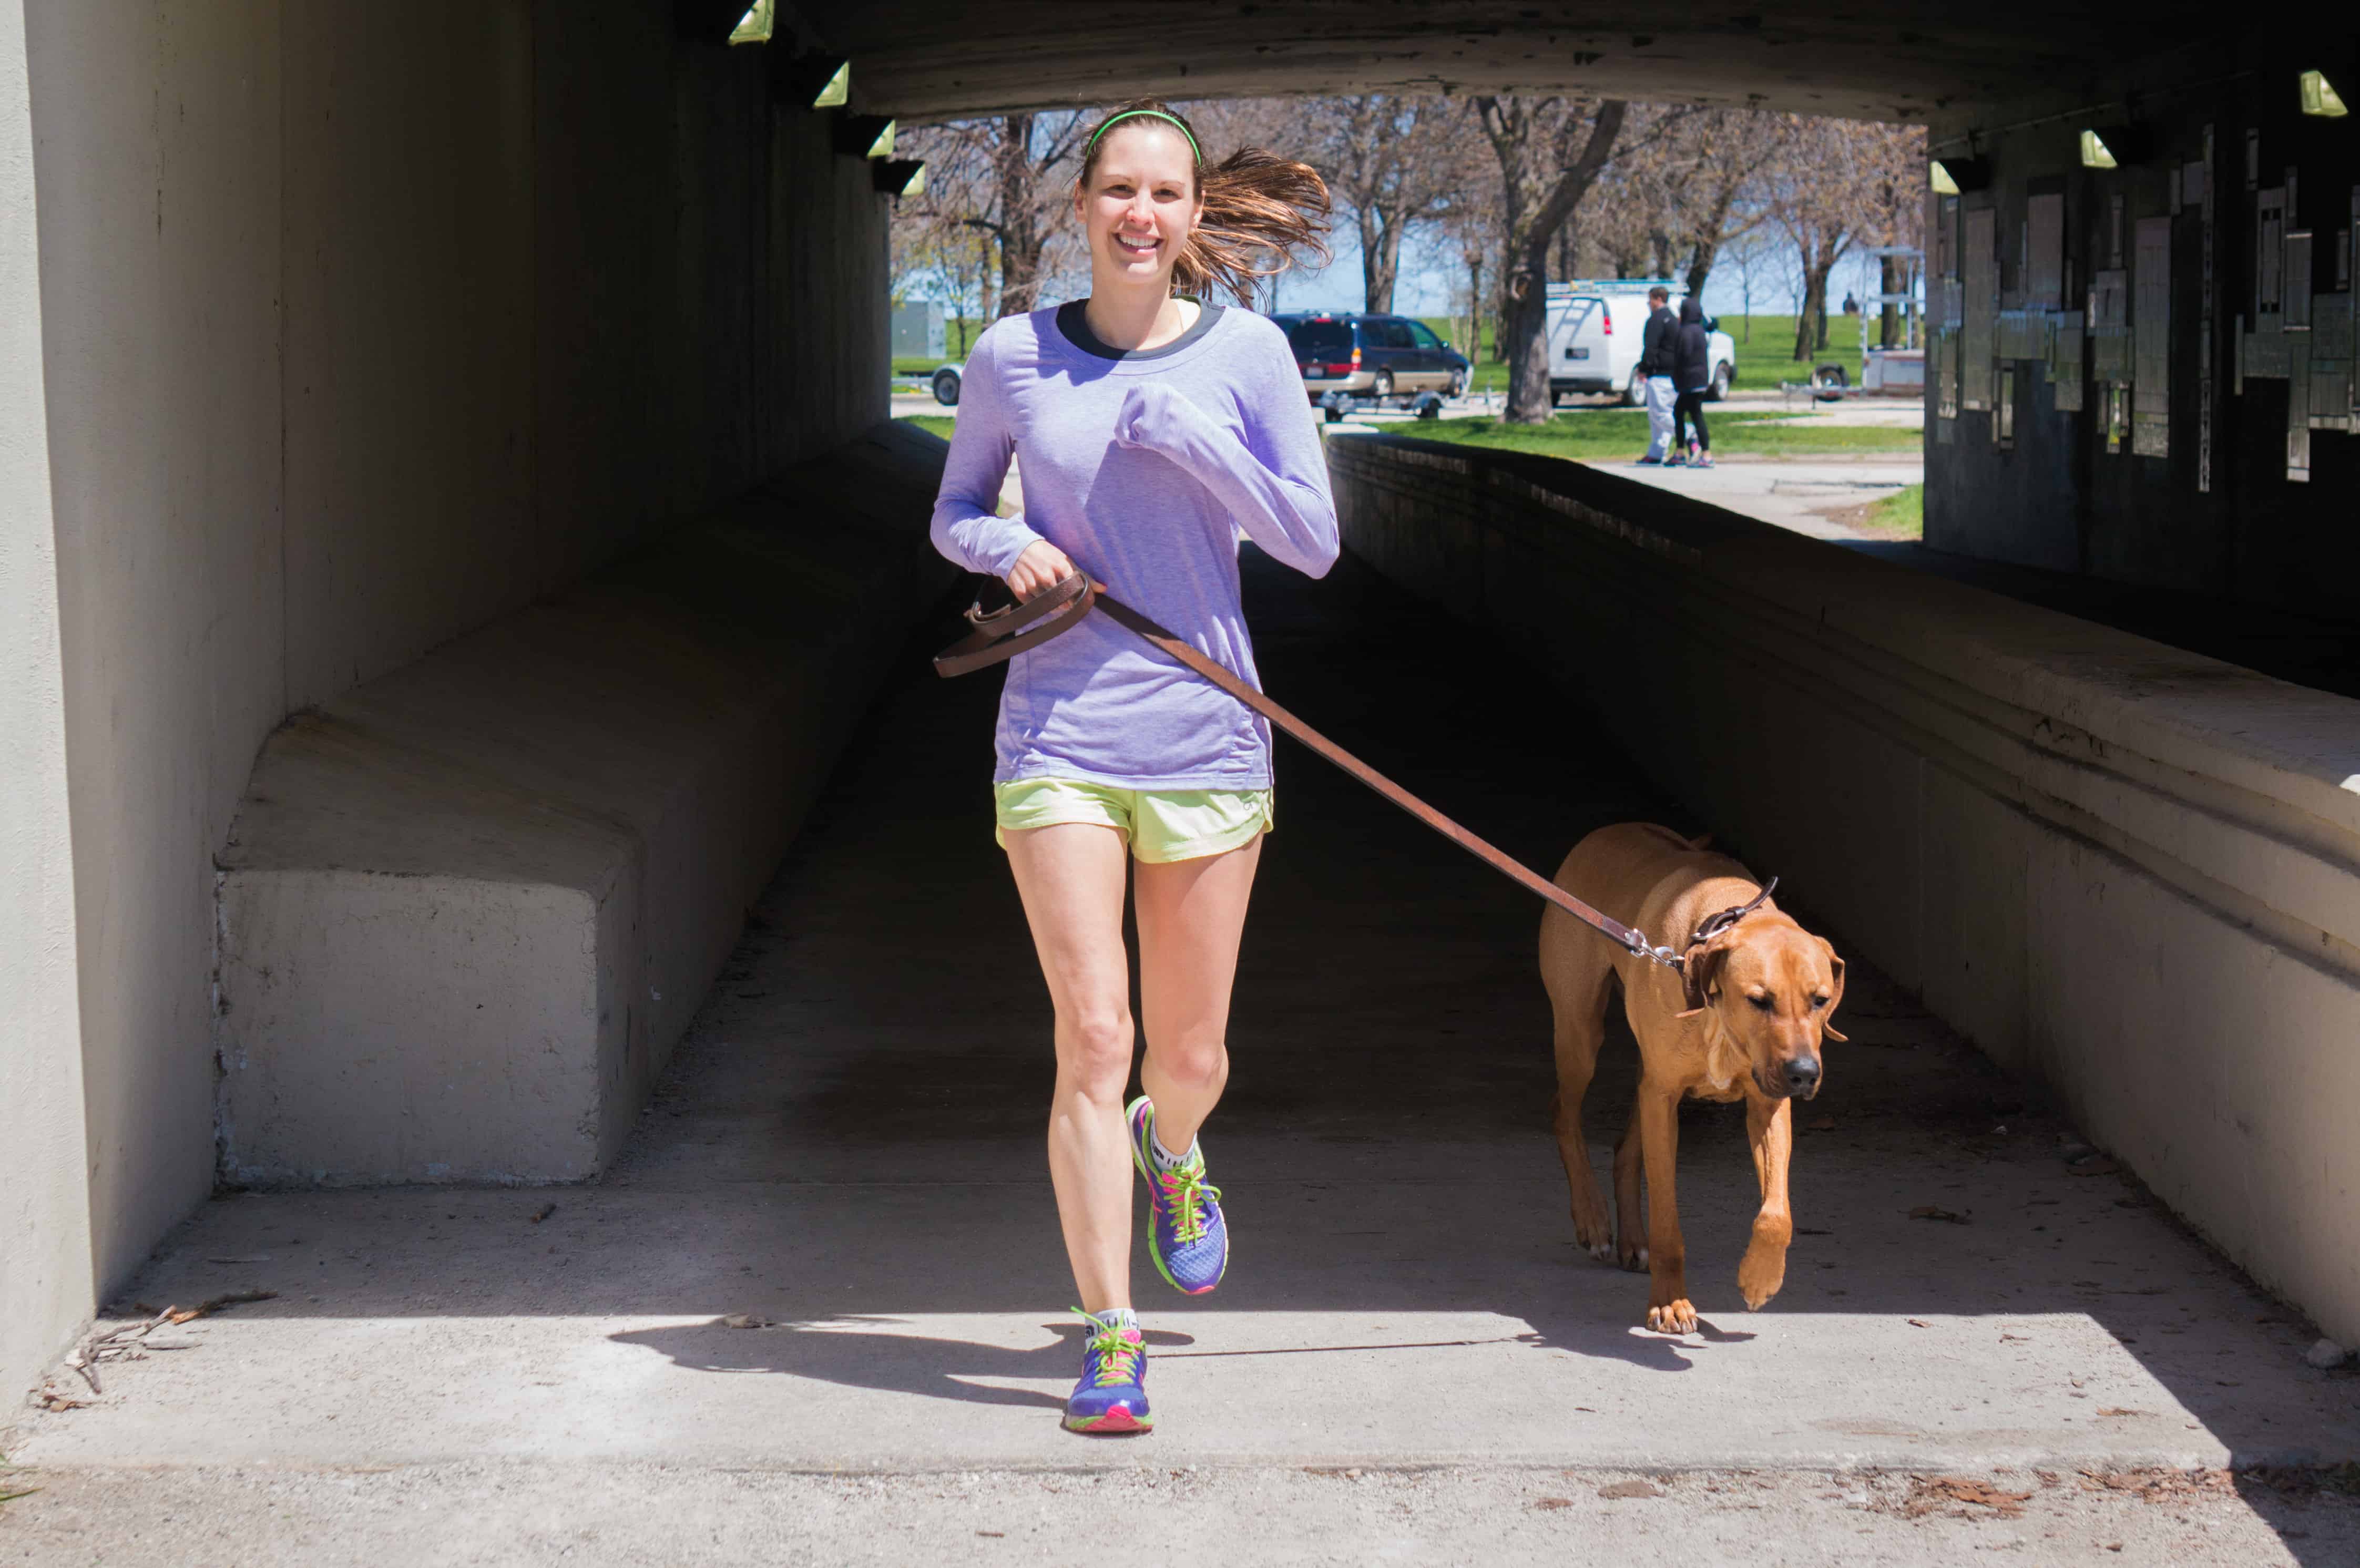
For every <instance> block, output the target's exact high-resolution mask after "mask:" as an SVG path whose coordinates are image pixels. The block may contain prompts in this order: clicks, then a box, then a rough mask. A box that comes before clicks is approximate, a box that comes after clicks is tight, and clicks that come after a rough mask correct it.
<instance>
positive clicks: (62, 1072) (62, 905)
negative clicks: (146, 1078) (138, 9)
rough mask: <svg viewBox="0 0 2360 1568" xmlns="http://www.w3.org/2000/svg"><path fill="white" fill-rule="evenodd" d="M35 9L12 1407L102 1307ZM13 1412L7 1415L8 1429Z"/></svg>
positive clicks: (8, 308)
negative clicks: (97, 1297) (38, 183)
mask: <svg viewBox="0 0 2360 1568" xmlns="http://www.w3.org/2000/svg"><path fill="white" fill-rule="evenodd" d="M28 80H29V73H28V71H27V64H26V56H25V13H24V7H23V5H22V3H21V0H0V802H5V808H4V809H5V815H0V1399H13V1396H14V1395H15V1394H16V1391H17V1390H18V1389H19V1388H23V1387H24V1386H25V1385H26V1383H27V1382H28V1381H30V1380H31V1378H32V1377H34V1376H35V1374H37V1373H38V1371H39V1370H40V1368H41V1367H42V1366H43V1365H45V1364H46V1363H47V1362H48V1361H49V1359H50V1358H51V1357H52V1356H55V1355H56V1354H57V1353H58V1352H59V1351H60V1350H61V1349H63V1348H64V1346H65V1345H66V1344H67V1343H68V1342H69V1341H70V1340H71V1338H72V1337H73V1335H74V1334H75V1332H76V1330H78V1329H79V1328H80V1327H81V1326H82V1323H83V1322H84V1321H86V1320H87V1318H88V1316H89V1312H90V1307H91V1290H92V1286H91V1257H90V1192H89V1181H88V1172H87V1171H86V1169H85V1167H84V1164H83V1138H82V1008H81V1005H80V999H79V996H78V994H77V987H76V983H75V942H74V907H73V840H72V834H71V827H70V823H69V821H68V806H67V798H66V724H65V675H64V668H63V662H62V658H61V655H60V648H59V641H58V572H57V547H56V534H55V525H54V522H53V520H52V517H51V513H50V506H49V416H48V409H47V406H46V402H45V399H44V397H43V393H42V385H41V382H42V376H41V365H42V354H41V294H40V267H39V245H38V227H37V223H36V203H35V201H34V190H33V121H32V108H31V104H30V102H29V100H28V95H27V82H28ZM13 1414H14V1411H13V1410H12V1409H10V1408H9V1407H8V1406H5V1405H0V1428H5V1426H6V1425H7V1424H8V1421H9V1420H10V1418H11V1416H12V1415H13Z"/></svg>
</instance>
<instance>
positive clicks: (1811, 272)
mask: <svg viewBox="0 0 2360 1568" xmlns="http://www.w3.org/2000/svg"><path fill="white" fill-rule="evenodd" d="M1834 270H1835V263H1834V262H1833V261H1832V260H1829V261H1821V260H1819V257H1818V256H1814V255H1813V254H1812V253H1811V252H1809V251H1805V252H1804V253H1803V308H1802V310H1801V311H1800V313H1798V314H1797V316H1796V318H1795V357H1796V358H1797V359H1809V358H1810V357H1811V356H1812V355H1814V354H1818V353H1819V351H1820V350H1821V349H1824V348H1826V347H1827V346H1828V274H1829V273H1830V272H1832V271H1834Z"/></svg>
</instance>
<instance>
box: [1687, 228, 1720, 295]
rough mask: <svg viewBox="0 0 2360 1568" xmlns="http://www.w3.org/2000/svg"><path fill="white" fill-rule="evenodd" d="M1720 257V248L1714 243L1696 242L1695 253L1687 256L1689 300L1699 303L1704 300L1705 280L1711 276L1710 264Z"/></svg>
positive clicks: (1706, 241)
mask: <svg viewBox="0 0 2360 1568" xmlns="http://www.w3.org/2000/svg"><path fill="white" fill-rule="evenodd" d="M1720 255H1721V246H1720V245H1718V244H1717V243H1715V242H1714V241H1711V240H1699V241H1697V243H1696V249H1695V251H1694V252H1692V253H1691V254H1690V255H1689V256H1688V279H1687V281H1688V298H1689V299H1696V300H1699V301H1701V300H1702V299H1704V285H1705V279H1707V278H1710V277H1711V276H1712V264H1713V262H1714V260H1715V259H1716V258H1718V257H1719V256H1720Z"/></svg>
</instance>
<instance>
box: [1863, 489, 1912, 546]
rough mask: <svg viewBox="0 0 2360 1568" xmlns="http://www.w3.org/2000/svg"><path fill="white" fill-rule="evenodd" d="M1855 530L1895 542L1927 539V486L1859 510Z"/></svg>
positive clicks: (1905, 491) (1899, 492)
mask: <svg viewBox="0 0 2360 1568" xmlns="http://www.w3.org/2000/svg"><path fill="white" fill-rule="evenodd" d="M1854 526H1855V527H1857V528H1868V529H1871V530H1872V531H1874V532H1876V533H1880V534H1890V535H1892V536H1893V537H1894V538H1895V539H1924V538H1925V537H1926V486H1924V485H1908V486H1907V487H1906V488H1904V489H1900V490H1896V491H1895V492H1894V493H1893V494H1892V495H1887V496H1885V498H1884V499H1882V500H1878V501H1872V502H1870V503H1869V504H1868V505H1867V506H1864V507H1863V508H1862V509H1861V516H1860V517H1859V518H1858V519H1857V520H1856V521H1855V523H1854Z"/></svg>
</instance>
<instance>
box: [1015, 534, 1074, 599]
mask: <svg viewBox="0 0 2360 1568" xmlns="http://www.w3.org/2000/svg"><path fill="white" fill-rule="evenodd" d="M1073 574H1074V563H1073V562H1072V561H1068V560H1067V559H1065V551H1064V550H1059V549H1058V548H1057V547H1056V546H1055V545H1054V544H1051V543H1050V542H1049V541H1048V540H1047V539H1039V540H1036V541H1035V542H1033V543H1032V544H1030V545H1027V546H1026V547H1025V549H1024V553H1023V554H1022V555H1020V556H1018V557H1017V558H1016V564H1015V566H1014V567H1012V568H1011V569H1010V571H1009V573H1008V591H1009V592H1010V593H1013V594H1015V595H1016V596H1017V597H1018V598H1019V599H1030V598H1031V597H1032V595H1033V594H1035V593H1040V592H1041V591H1042V590H1043V589H1044V588H1054V587H1055V586H1056V585H1057V584H1058V583H1063V582H1064V581H1065V579H1066V578H1068V577H1071V576H1072V575H1073Z"/></svg>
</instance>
